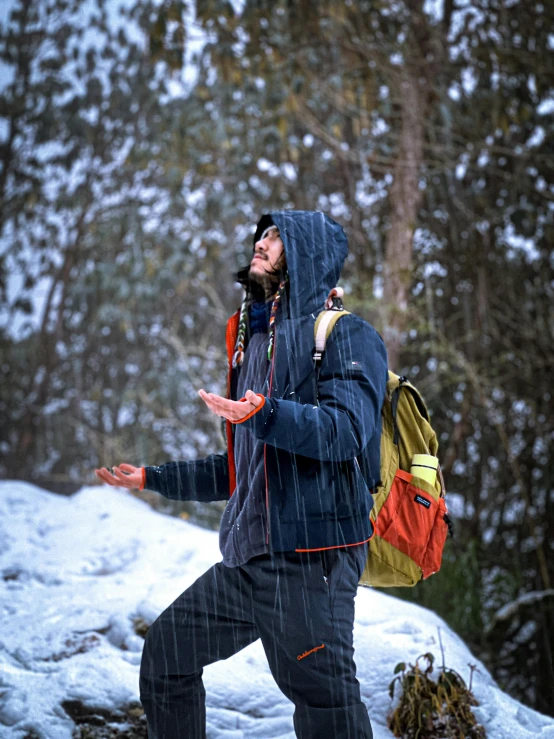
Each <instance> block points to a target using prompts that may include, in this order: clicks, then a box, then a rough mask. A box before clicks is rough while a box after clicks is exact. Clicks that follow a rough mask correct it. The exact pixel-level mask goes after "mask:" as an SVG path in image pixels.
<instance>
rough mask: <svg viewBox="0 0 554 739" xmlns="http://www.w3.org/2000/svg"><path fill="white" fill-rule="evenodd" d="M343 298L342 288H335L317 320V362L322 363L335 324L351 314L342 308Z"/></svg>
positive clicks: (315, 356)
mask: <svg viewBox="0 0 554 739" xmlns="http://www.w3.org/2000/svg"><path fill="white" fill-rule="evenodd" d="M342 296H343V289H342V287H334V288H333V289H332V290H331V292H330V293H329V295H328V297H327V300H326V301H325V309H324V310H322V311H321V313H319V315H318V316H317V318H316V321H315V326H314V339H315V351H314V355H313V358H314V361H315V362H319V361H321V357H322V356H323V352H324V351H325V344H326V342H327V339H328V338H329V335H330V334H331V331H332V330H333V326H334V325H335V323H336V322H337V321H338V320H339V318H341V317H342V316H347V315H349V314H350V311H348V310H344V308H343V307H342Z"/></svg>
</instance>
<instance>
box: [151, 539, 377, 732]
mask: <svg viewBox="0 0 554 739" xmlns="http://www.w3.org/2000/svg"><path fill="white" fill-rule="evenodd" d="M367 547H368V545H367V544H362V545H357V546H352V547H341V548H338V549H328V550H324V551H321V552H299V553H296V552H283V553H281V554H275V555H273V557H271V556H270V555H268V554H264V555H260V556H258V557H254V558H253V559H251V560H250V561H249V562H247V563H246V564H244V565H241V566H239V567H226V566H225V565H224V564H223V563H222V562H218V563H217V564H215V565H214V566H213V567H210V569H209V570H208V571H207V572H205V573H204V574H203V575H201V576H200V577H199V578H198V579H197V580H196V581H195V582H194V583H193V584H192V585H191V586H190V587H189V588H187V590H185V591H184V593H182V594H181V595H180V596H179V597H178V598H177V599H176V600H175V601H174V602H173V603H172V604H171V605H170V606H169V607H168V608H166V610H165V611H163V613H162V614H161V615H160V616H159V617H158V618H157V619H156V621H154V623H153V624H152V625H151V626H150V628H149V630H148V633H147V635H146V641H145V644H144V650H143V654H142V663H141V668H140V699H141V702H142V705H143V706H144V710H145V712H146V716H147V719H148V732H149V733H148V736H149V739H205V737H206V705H205V697H206V693H205V690H204V685H203V682H202V672H203V667H204V666H205V665H209V664H211V663H212V662H216V661H217V660H221V659H227V658H228V657H230V656H231V655H233V654H236V652H238V651H239V650H241V649H243V648H244V647H246V646H247V645H248V644H251V643H252V642H254V641H256V639H259V638H261V640H262V644H263V647H264V650H265V653H266V656H267V660H268V663H269V667H270V669H271V673H272V675H273V677H274V678H275V681H276V683H277V685H278V686H279V688H280V689H281V690H282V692H283V693H284V694H285V695H286V696H287V698H289V699H290V700H291V701H292V702H293V703H294V705H295V711H294V717H293V721H294V729H295V731H296V736H297V737H300V739H371V737H372V736H373V734H372V731H371V726H370V723H369V718H368V715H367V709H366V707H365V705H364V704H363V703H362V702H361V699H360V684H359V682H358V680H357V679H356V667H355V664H354V659H353V656H354V649H353V646H352V636H353V626H354V596H355V595H356V589H357V586H358V581H359V579H360V577H361V574H362V571H363V567H364V564H365V559H366V557H367Z"/></svg>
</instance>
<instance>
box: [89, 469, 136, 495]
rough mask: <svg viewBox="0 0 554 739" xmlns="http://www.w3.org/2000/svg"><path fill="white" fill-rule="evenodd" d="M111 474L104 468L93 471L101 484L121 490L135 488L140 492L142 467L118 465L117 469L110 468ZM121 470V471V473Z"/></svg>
mask: <svg viewBox="0 0 554 739" xmlns="http://www.w3.org/2000/svg"><path fill="white" fill-rule="evenodd" d="M112 470H113V474H112V472H110V471H109V470H108V469H107V468H106V467H102V468H101V469H99V470H95V472H96V476H97V477H99V478H100V479H101V480H102V482H107V483H108V485H113V486H114V487H121V488H137V489H138V490H142V489H143V487H144V480H143V473H142V467H133V465H132V464H120V465H119V467H112ZM122 470H123V471H122Z"/></svg>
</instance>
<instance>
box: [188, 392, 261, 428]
mask: <svg viewBox="0 0 554 739" xmlns="http://www.w3.org/2000/svg"><path fill="white" fill-rule="evenodd" d="M198 395H199V396H200V397H201V398H202V400H203V401H204V403H206V405H207V406H208V408H209V409H210V410H211V411H213V412H214V413H217V415H218V416H223V418H227V419H228V420H229V421H231V423H238V422H239V421H241V420H242V419H244V418H246V416H248V415H250V414H251V413H252V411H254V410H255V409H256V408H257V407H258V406H259V405H260V403H263V398H261V397H260V396H259V395H256V393H255V392H254V391H253V390H247V391H246V394H245V396H244V398H241V399H240V400H228V399H227V398H223V397H221V395H216V394H215V393H207V392H206V391H205V390H199V391H198Z"/></svg>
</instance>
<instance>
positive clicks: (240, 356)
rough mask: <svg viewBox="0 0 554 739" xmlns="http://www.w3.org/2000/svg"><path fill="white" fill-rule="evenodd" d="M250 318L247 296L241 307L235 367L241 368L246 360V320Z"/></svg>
mask: <svg viewBox="0 0 554 739" xmlns="http://www.w3.org/2000/svg"><path fill="white" fill-rule="evenodd" d="M247 318H248V298H247V297H246V296H245V298H244V300H243V301H242V305H241V307H240V317H239V330H238V334H237V341H236V343H235V353H234V354H233V367H241V366H242V362H243V360H244V337H245V336H246V320H247Z"/></svg>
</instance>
